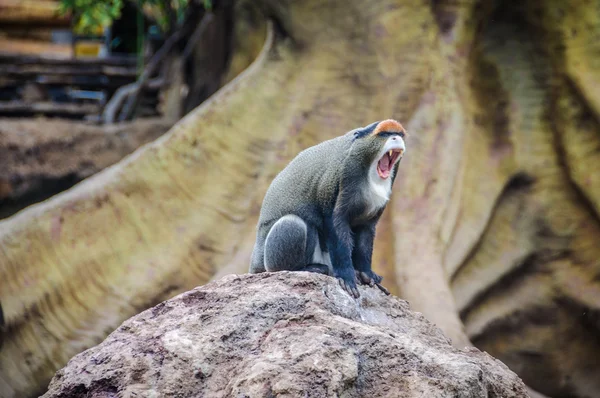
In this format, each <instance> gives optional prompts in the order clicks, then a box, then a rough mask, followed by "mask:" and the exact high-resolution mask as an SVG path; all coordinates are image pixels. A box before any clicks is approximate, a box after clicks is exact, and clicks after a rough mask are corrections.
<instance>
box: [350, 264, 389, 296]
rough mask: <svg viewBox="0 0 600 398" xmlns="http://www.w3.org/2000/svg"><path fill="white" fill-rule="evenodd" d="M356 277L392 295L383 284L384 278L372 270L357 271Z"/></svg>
mask: <svg viewBox="0 0 600 398" xmlns="http://www.w3.org/2000/svg"><path fill="white" fill-rule="evenodd" d="M356 279H357V280H358V281H359V282H362V283H363V284H365V285H369V286H371V287H374V286H377V287H378V288H379V290H381V291H382V292H384V293H385V294H386V295H388V296H389V295H390V291H389V290H387V289H386V288H385V287H383V286H382V285H381V281H382V280H383V278H382V277H381V276H379V275H377V274H376V273H375V272H373V271H371V270H368V271H356Z"/></svg>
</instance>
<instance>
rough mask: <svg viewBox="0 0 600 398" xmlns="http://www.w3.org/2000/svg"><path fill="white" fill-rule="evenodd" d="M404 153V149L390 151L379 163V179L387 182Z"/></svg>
mask: <svg viewBox="0 0 600 398" xmlns="http://www.w3.org/2000/svg"><path fill="white" fill-rule="evenodd" d="M402 152H403V151H402V149H390V150H389V151H388V152H386V153H385V155H383V157H382V158H381V159H379V162H377V174H379V177H381V178H383V179H384V180H385V179H386V178H388V177H389V176H390V173H391V172H392V167H394V164H396V161H397V160H398V158H399V157H400V155H402Z"/></svg>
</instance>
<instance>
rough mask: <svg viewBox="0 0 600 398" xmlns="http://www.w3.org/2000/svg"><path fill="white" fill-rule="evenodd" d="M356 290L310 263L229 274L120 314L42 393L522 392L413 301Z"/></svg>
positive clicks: (499, 367)
mask: <svg viewBox="0 0 600 398" xmlns="http://www.w3.org/2000/svg"><path fill="white" fill-rule="evenodd" d="M360 292H361V296H360V298H359V299H356V300H355V299H353V298H351V297H350V296H349V295H348V294H347V293H346V292H344V291H343V290H342V289H341V288H340V287H339V285H338V283H337V281H336V280H335V279H334V278H331V277H328V276H323V275H317V274H311V273H304V272H278V273H264V274H258V275H228V276H226V277H224V278H222V279H220V280H218V281H215V282H212V283H209V284H207V285H205V286H202V287H198V288H195V289H193V290H191V291H188V292H186V293H183V294H180V295H178V296H176V297H174V298H172V299H170V300H168V301H165V302H162V303H161V304H159V305H157V306H155V307H154V308H150V309H148V310H146V311H144V312H142V313H140V314H138V315H136V316H134V317H132V318H130V319H129V320H127V321H125V322H124V323H123V324H122V325H121V326H120V327H119V328H118V329H117V330H115V331H114V332H113V333H111V334H110V335H109V336H108V337H107V338H106V340H104V342H102V343H101V344H99V345H98V346H96V347H93V348H90V349H88V350H86V351H84V352H82V353H80V354H78V355H76V356H75V357H73V358H72V359H71V360H70V361H69V363H68V364H67V366H66V367H65V368H63V369H61V370H60V371H58V372H57V373H56V375H55V376H54V378H53V379H52V381H51V383H50V385H49V390H48V391H47V392H46V394H45V395H44V396H43V397H44V398H51V397H52V398H58V397H89V398H91V397H135V396H140V397H152V396H153V397H211V398H212V397H240V398H241V397H253V398H254V397H430V398H434V397H490V398H491V397H502V398H509V397H527V392H526V389H525V385H524V384H523V382H522V381H521V379H519V377H518V376H517V375H516V374H515V373H513V372H512V371H510V370H509V369H508V368H507V367H506V366H505V365H504V364H503V363H502V362H500V361H499V360H497V359H494V358H493V357H491V356H490V355H488V354H487V353H484V352H481V351H479V350H477V349H475V348H465V349H462V350H461V349H457V348H454V347H452V345H451V344H450V341H449V339H448V338H446V337H445V336H444V335H443V334H442V332H441V330H440V329H438V328H437V327H436V326H435V325H433V324H432V323H431V322H429V321H428V320H427V319H425V318H424V317H423V315H421V314H419V313H415V312H411V311H410V309H409V304H408V303H407V302H406V301H404V300H401V299H399V298H396V297H394V296H386V295H384V294H383V293H382V292H381V291H379V290H378V289H377V288H371V287H361V288H360Z"/></svg>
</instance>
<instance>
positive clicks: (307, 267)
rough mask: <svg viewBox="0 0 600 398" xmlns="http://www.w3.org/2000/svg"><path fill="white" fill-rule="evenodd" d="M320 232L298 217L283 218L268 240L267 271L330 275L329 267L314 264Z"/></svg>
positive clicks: (273, 228)
mask: <svg viewBox="0 0 600 398" xmlns="http://www.w3.org/2000/svg"><path fill="white" fill-rule="evenodd" d="M315 244H317V242H316V231H314V230H313V229H312V228H309V227H308V226H307V225H306V222H304V220H303V219H302V218H300V217H298V216H296V215H293V214H288V215H286V216H283V217H281V218H280V219H279V220H277V222H276V223H275V224H273V226H272V227H271V230H270V231H269V234H268V235H267V238H266V239H265V258H264V262H265V269H266V270H267V271H269V272H276V271H309V272H317V273H322V274H328V273H329V267H328V266H327V265H325V264H318V263H313V262H312V252H313V250H314V245H315Z"/></svg>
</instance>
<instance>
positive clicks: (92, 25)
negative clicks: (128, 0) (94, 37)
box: [60, 0, 123, 34]
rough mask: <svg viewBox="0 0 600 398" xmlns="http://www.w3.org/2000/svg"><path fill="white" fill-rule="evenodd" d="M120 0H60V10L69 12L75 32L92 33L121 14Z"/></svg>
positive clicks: (121, 5) (121, 3)
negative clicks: (71, 15)
mask: <svg viewBox="0 0 600 398" xmlns="http://www.w3.org/2000/svg"><path fill="white" fill-rule="evenodd" d="M122 7H123V1H122V0H61V3H60V12H61V13H62V14H67V13H69V12H71V13H72V14H73V19H74V22H75V27H74V29H75V31H76V32H77V33H85V34H93V33H99V31H100V30H101V29H102V28H104V27H106V26H109V25H110V24H111V23H112V21H113V20H114V19H116V18H118V17H119V16H120V15H121V8H122Z"/></svg>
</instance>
